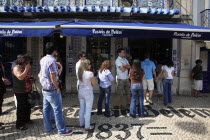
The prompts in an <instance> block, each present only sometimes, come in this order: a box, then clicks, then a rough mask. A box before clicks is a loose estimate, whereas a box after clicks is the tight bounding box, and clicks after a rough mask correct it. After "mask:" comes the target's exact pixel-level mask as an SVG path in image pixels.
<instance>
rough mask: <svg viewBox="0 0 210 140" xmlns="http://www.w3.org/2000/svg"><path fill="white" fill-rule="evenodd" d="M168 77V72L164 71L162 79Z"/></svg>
mask: <svg viewBox="0 0 210 140" xmlns="http://www.w3.org/2000/svg"><path fill="white" fill-rule="evenodd" d="M167 77H168V72H167V71H166V70H163V73H162V75H161V76H160V78H162V79H165V78H167Z"/></svg>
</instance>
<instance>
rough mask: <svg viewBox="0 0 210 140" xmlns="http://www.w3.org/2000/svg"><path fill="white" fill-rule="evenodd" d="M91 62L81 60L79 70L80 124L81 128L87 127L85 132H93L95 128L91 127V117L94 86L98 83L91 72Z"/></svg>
mask: <svg viewBox="0 0 210 140" xmlns="http://www.w3.org/2000/svg"><path fill="white" fill-rule="evenodd" d="M90 68H91V66H90V61H89V60H87V59H85V60H81V63H80V66H79V69H78V79H79V86H78V88H79V95H78V97H79V102H80V111H79V122H80V126H81V127H85V130H86V131H88V130H92V129H94V126H90V117H91V111H92V106H93V98H94V96H93V86H95V84H96V82H95V79H94V75H93V73H92V72H91V71H90Z"/></svg>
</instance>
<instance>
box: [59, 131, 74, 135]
mask: <svg viewBox="0 0 210 140" xmlns="http://www.w3.org/2000/svg"><path fill="white" fill-rule="evenodd" d="M71 134H73V131H71V130H68V131H66V132H64V133H61V134H59V135H61V136H69V135H71Z"/></svg>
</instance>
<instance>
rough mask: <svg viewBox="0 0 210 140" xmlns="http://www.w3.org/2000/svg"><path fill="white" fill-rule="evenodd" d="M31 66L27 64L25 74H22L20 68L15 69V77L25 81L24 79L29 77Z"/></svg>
mask: <svg viewBox="0 0 210 140" xmlns="http://www.w3.org/2000/svg"><path fill="white" fill-rule="evenodd" d="M30 67H31V66H30V64H27V66H26V67H25V70H24V71H23V72H21V70H20V68H19V67H14V69H13V74H14V75H15V77H17V78H18V79H19V80H24V78H25V77H26V76H27V74H28V71H29V69H30Z"/></svg>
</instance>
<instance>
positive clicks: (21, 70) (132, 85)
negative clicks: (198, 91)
mask: <svg viewBox="0 0 210 140" xmlns="http://www.w3.org/2000/svg"><path fill="white" fill-rule="evenodd" d="M46 53H47V54H46V56H44V57H43V58H42V59H41V60H40V72H39V80H40V83H41V85H42V95H43V122H44V128H45V131H46V133H47V134H50V133H51V132H52V131H54V130H55V129H56V128H57V130H58V134H59V135H64V136H65V135H71V134H72V133H73V131H72V130H68V129H67V128H66V126H65V121H64V118H63V112H62V97H61V89H60V88H59V84H58V80H59V74H60V73H61V71H62V70H60V69H59V68H62V65H61V64H60V63H57V62H56V61H57V55H58V54H57V53H58V52H57V50H56V47H55V45H54V44H53V43H52V42H48V43H47V44H46ZM117 53H118V57H117V59H116V61H115V65H116V70H117V75H116V83H117V93H118V97H117V104H116V109H123V108H126V107H129V108H130V113H129V115H130V116H131V117H133V118H135V117H136V114H138V116H139V117H143V116H144V103H145V102H148V103H150V104H151V105H152V104H153V101H152V95H153V90H154V81H155V82H158V80H160V79H162V82H163V89H164V90H163V94H164V102H163V103H164V105H167V104H168V103H171V102H172V91H171V86H172V84H173V76H174V67H173V62H172V61H168V62H167V63H166V65H163V66H162V67H161V70H160V72H159V74H158V75H156V66H155V64H154V62H153V61H151V60H150V55H149V54H145V60H144V61H142V62H140V60H138V59H135V60H133V62H132V65H130V64H129V62H128V60H127V59H126V51H125V50H124V49H123V48H119V49H118V51H117ZM31 64H32V60H31V59H30V58H29V57H28V56H22V57H18V58H17V60H16V64H15V66H14V67H13V69H12V75H13V84H14V87H13V88H14V93H15V96H16V98H17V113H16V115H17V121H16V128H17V129H20V130H26V129H27V127H26V124H28V123H33V121H32V120H31V119H30V113H31V112H30V111H31V106H30V103H29V102H28V94H29V92H30V90H27V88H26V87H27V86H26V85H27V83H26V79H27V77H28V75H29V74H30V69H31ZM163 75H164V77H163ZM76 76H77V89H78V100H79V103H80V111H79V125H80V127H81V128H84V129H85V130H86V131H89V130H92V129H94V126H91V125H90V119H91V111H92V106H93V101H94V94H93V86H95V85H96V81H95V78H94V74H93V72H92V71H91V62H90V61H89V60H88V59H86V54H85V53H84V52H82V53H80V54H79V61H78V62H77V64H76ZM98 79H99V87H100V95H99V99H98V105H97V115H101V114H103V112H102V104H103V100H104V99H105V101H104V102H105V113H104V115H105V116H106V117H110V116H111V115H112V114H111V112H110V105H109V104H110V97H111V90H112V81H114V76H113V74H112V73H111V62H110V61H109V60H105V61H104V62H103V63H102V64H101V67H100V68H99V70H98ZM148 93H149V96H148V95H147V94H148ZM124 95H126V105H124V104H123V102H122V100H123V99H124ZM136 100H138V112H137V113H136ZM52 118H54V120H55V123H56V126H53V123H52V122H51V120H52Z"/></svg>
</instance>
